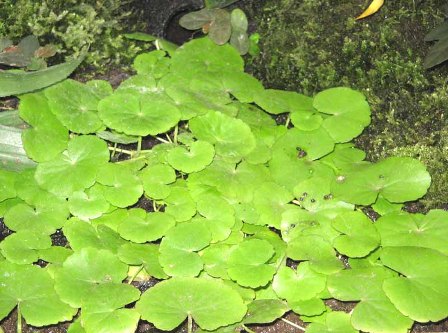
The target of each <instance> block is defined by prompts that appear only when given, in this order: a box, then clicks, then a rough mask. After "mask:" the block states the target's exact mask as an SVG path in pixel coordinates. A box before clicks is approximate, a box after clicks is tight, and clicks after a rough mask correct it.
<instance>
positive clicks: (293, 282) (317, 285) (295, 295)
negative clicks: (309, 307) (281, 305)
mask: <svg viewBox="0 0 448 333" xmlns="http://www.w3.org/2000/svg"><path fill="white" fill-rule="evenodd" d="M326 282H327V279H326V277H325V276H324V275H322V274H319V273H316V272H315V271H313V270H312V269H310V265H309V263H307V262H304V263H301V264H299V266H298V267H297V271H294V270H293V269H292V268H289V267H286V266H283V267H281V268H280V269H279V270H278V272H277V274H276V275H275V277H274V281H273V282H272V288H273V289H274V291H275V293H276V294H277V295H278V296H279V297H281V298H283V299H286V300H287V301H288V302H295V301H305V300H308V299H311V298H314V297H315V296H317V295H318V294H319V293H320V292H322V291H323V290H324V289H325V286H326Z"/></svg>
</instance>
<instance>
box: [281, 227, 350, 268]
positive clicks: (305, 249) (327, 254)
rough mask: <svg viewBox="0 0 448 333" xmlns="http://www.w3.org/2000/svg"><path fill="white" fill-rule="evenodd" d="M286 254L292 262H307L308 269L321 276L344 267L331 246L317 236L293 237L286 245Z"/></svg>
mask: <svg viewBox="0 0 448 333" xmlns="http://www.w3.org/2000/svg"><path fill="white" fill-rule="evenodd" d="M287 254H288V257H289V258H291V259H294V260H308V261H309V262H310V268H312V269H313V270H314V271H316V272H318V273H322V274H331V273H335V272H338V271H340V270H341V269H342V268H343V267H344V266H343V264H342V262H341V261H339V260H338V259H337V258H336V252H335V251H334V249H333V246H332V245H331V244H330V243H329V242H328V241H326V240H325V239H324V238H322V237H320V236H317V235H305V236H298V237H295V238H294V239H292V240H291V241H290V242H289V243H288V248H287Z"/></svg>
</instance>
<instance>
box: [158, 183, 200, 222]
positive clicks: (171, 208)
mask: <svg viewBox="0 0 448 333" xmlns="http://www.w3.org/2000/svg"><path fill="white" fill-rule="evenodd" d="M164 201H165V202H166V203H167V207H166V208H165V212H166V213H168V214H170V215H172V216H173V217H174V218H175V220H176V221H178V222H183V221H188V220H189V219H191V218H192V217H193V215H194V214H196V203H195V202H194V201H193V199H192V198H191V195H190V193H189V192H188V190H187V189H185V188H182V187H173V188H172V189H171V192H170V194H169V195H168V196H167V197H166V198H165V199H164Z"/></svg>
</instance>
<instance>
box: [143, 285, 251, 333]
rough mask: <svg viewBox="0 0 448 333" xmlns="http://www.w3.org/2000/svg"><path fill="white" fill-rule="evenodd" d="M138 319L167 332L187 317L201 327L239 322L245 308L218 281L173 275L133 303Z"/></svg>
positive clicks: (235, 296) (212, 327) (236, 296)
mask: <svg viewBox="0 0 448 333" xmlns="http://www.w3.org/2000/svg"><path fill="white" fill-rule="evenodd" d="M136 308H137V310H138V311H139V312H140V313H141V314H142V318H143V319H145V320H147V321H149V322H151V323H153V324H154V325H155V326H156V327H157V328H159V329H162V330H165V331H168V330H172V329H174V328H176V327H177V326H179V325H180V324H181V323H182V322H183V321H184V320H185V319H186V318H187V316H191V317H192V318H193V320H194V321H195V322H196V324H198V326H199V327H200V328H202V329H206V330H214V329H217V328H218V327H220V326H225V325H230V324H233V323H236V322H239V321H240V320H241V319H243V317H244V315H245V314H246V311H247V307H246V305H245V304H244V302H243V300H242V298H241V296H240V295H239V294H238V292H237V291H235V290H234V289H233V288H231V287H229V286H226V285H225V284H224V283H222V282H221V281H219V280H212V279H202V278H201V279H199V278H173V279H170V280H168V281H163V282H161V283H159V284H157V285H156V286H154V287H153V288H150V289H149V290H148V291H146V292H145V293H144V294H143V295H142V297H141V299H140V301H138V302H137V305H136Z"/></svg>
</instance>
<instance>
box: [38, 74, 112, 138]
mask: <svg viewBox="0 0 448 333" xmlns="http://www.w3.org/2000/svg"><path fill="white" fill-rule="evenodd" d="M45 96H47V98H48V104H49V106H50V108H51V111H52V112H53V113H54V114H55V115H56V117H57V118H58V119H59V121H60V122H61V123H62V124H63V125H64V126H65V127H67V128H68V129H69V130H70V131H72V132H75V133H83V134H87V133H93V132H96V131H97V130H99V129H100V128H101V127H103V122H102V121H101V119H100V118H99V117H98V112H97V107H98V102H99V100H100V98H99V97H98V96H97V95H96V94H95V93H94V91H93V89H92V88H90V87H89V86H87V85H85V84H82V83H80V82H78V81H74V80H70V79H68V80H65V81H62V82H61V83H58V84H56V85H53V86H51V87H49V88H47V89H45Z"/></svg>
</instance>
